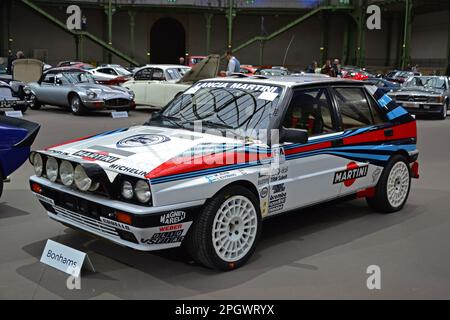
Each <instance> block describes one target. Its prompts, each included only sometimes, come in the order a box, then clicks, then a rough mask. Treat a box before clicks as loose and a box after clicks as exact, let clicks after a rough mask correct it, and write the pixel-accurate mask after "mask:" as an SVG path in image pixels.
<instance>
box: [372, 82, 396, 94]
mask: <svg viewBox="0 0 450 320" xmlns="http://www.w3.org/2000/svg"><path fill="white" fill-rule="evenodd" d="M364 81H367V82H370V83H371V84H373V85H374V86H377V87H378V89H380V91H381V92H383V93H385V94H386V93H389V92H392V91H397V90H398V89H400V84H399V83H396V82H392V81H389V80H386V79H381V78H367V79H366V80H364Z"/></svg>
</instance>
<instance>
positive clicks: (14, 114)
mask: <svg viewBox="0 0 450 320" xmlns="http://www.w3.org/2000/svg"><path fill="white" fill-rule="evenodd" d="M5 116H7V117H13V118H22V117H23V114H22V111H20V110H19V111H5Z"/></svg>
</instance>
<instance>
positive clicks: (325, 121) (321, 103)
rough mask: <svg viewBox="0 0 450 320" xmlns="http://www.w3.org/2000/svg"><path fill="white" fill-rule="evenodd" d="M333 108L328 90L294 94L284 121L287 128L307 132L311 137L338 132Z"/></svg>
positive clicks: (296, 92) (313, 90)
mask: <svg viewBox="0 0 450 320" xmlns="http://www.w3.org/2000/svg"><path fill="white" fill-rule="evenodd" d="M332 110H333V107H332V104H331V100H330V97H329V96H328V92H327V90H326V88H319V89H311V90H297V91H295V92H294V95H293V97H292V100H291V102H290V104H289V107H288V110H287V113H286V115H285V117H284V120H283V126H284V127H285V128H295V129H303V130H307V131H308V134H309V135H310V136H315V135H321V134H327V133H333V132H336V130H335V128H336V121H335V119H334V116H333V111H332Z"/></svg>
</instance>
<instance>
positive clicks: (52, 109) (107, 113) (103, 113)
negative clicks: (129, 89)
mask: <svg viewBox="0 0 450 320" xmlns="http://www.w3.org/2000/svg"><path fill="white" fill-rule="evenodd" d="M112 111H113V110H89V111H87V112H86V113H85V114H83V115H81V116H75V115H73V114H72V113H71V111H70V110H69V109H67V108H60V107H57V106H47V105H46V106H43V107H42V108H41V109H39V111H34V112H46V113H51V114H63V115H71V116H74V117H81V118H82V117H99V118H102V117H104V118H111V117H112V116H111V113H112ZM153 111H157V109H154V108H151V107H146V106H144V107H139V108H138V109H135V110H132V111H128V115H129V117H132V116H133V113H136V114H149V115H150V113H152V112H153Z"/></svg>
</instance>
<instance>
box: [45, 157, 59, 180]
mask: <svg viewBox="0 0 450 320" xmlns="http://www.w3.org/2000/svg"><path fill="white" fill-rule="evenodd" d="M58 169H59V168H58V161H56V159H55V158H53V157H49V158H48V159H47V162H46V163H45V174H46V175H47V178H48V180H50V181H51V182H55V181H56V179H58V171H59V170H58Z"/></svg>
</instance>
